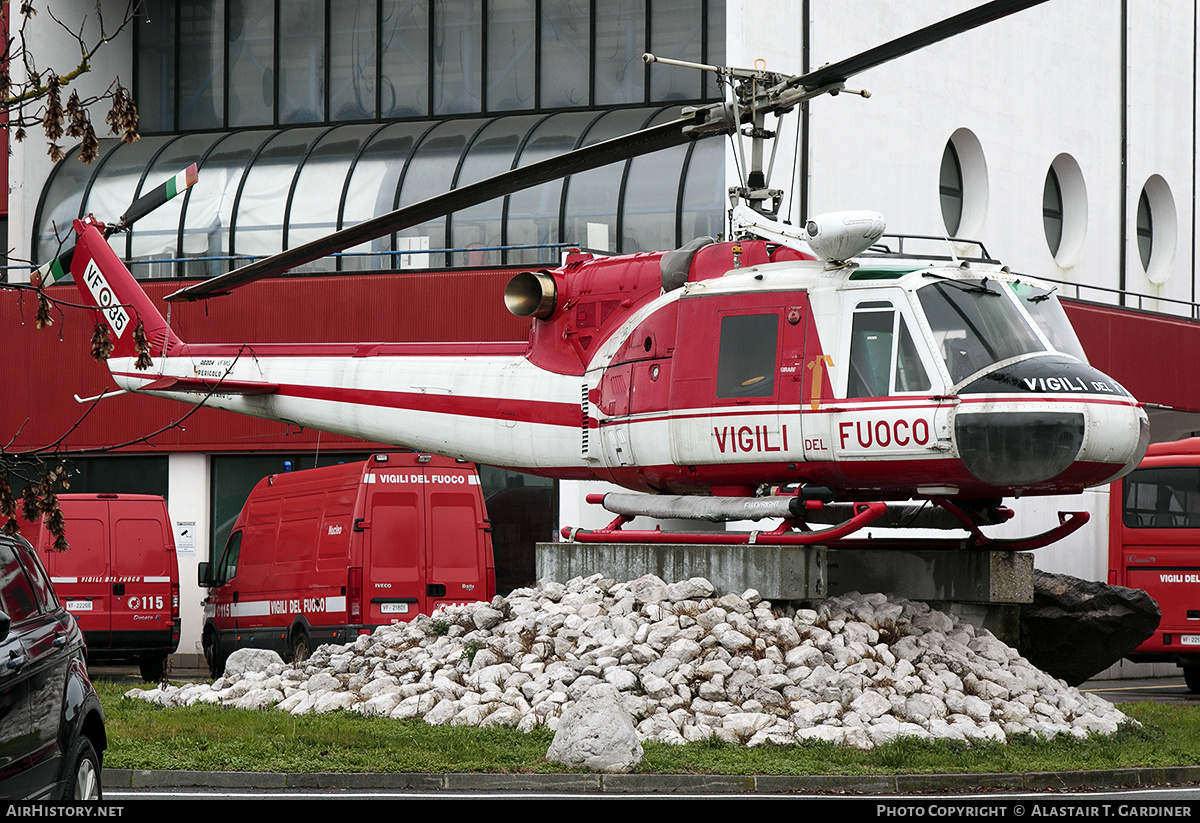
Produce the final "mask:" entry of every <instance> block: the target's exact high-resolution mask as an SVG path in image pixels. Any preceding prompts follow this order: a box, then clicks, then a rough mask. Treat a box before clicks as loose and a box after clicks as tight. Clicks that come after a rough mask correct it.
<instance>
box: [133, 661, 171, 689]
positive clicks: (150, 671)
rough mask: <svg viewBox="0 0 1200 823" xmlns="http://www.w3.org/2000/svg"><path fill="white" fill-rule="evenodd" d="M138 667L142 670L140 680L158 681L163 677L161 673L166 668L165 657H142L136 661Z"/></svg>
mask: <svg viewBox="0 0 1200 823" xmlns="http://www.w3.org/2000/svg"><path fill="white" fill-rule="evenodd" d="M138 668H139V669H141V671H142V680H145V681H146V682H147V683H158V682H159V681H161V680H162V679H163V674H164V673H165V672H166V670H167V658H165V657H143V658H142V659H141V660H139V661H138Z"/></svg>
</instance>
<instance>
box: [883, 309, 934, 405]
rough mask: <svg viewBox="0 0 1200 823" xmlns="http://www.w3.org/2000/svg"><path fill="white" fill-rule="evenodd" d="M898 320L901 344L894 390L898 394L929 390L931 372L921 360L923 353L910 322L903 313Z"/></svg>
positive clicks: (897, 351)
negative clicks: (914, 338)
mask: <svg viewBox="0 0 1200 823" xmlns="http://www.w3.org/2000/svg"><path fill="white" fill-rule="evenodd" d="M896 320H897V322H898V323H899V325H900V345H899V346H898V348H897V350H896V379H895V382H894V383H893V385H892V391H893V393H897V394H899V393H903V392H912V391H929V390H930V389H931V388H933V384H932V383H931V382H930V380H929V373H928V372H927V371H925V364H924V363H922V362H921V353H920V351H919V350H918V349H917V344H916V342H914V341H913V336H912V333H910V332H909V330H908V323H906V322H905V321H904V316H903V315H898V316H897V318H896Z"/></svg>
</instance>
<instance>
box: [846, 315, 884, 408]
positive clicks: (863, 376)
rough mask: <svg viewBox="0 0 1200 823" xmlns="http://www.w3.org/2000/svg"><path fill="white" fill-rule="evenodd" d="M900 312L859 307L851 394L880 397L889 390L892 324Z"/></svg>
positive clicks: (853, 341) (852, 330) (852, 338)
mask: <svg viewBox="0 0 1200 823" xmlns="http://www.w3.org/2000/svg"><path fill="white" fill-rule="evenodd" d="M895 315H896V312H895V310H894V309H892V308H890V307H889V308H888V310H887V311H878V310H875V311H856V312H855V313H854V323H853V325H852V326H851V328H850V377H849V383H848V384H847V386H846V396H847V397H880V396H883V395H886V394H887V393H888V382H889V378H890V376H891V371H892V327H893V326H894V325H895V322H896V321H895Z"/></svg>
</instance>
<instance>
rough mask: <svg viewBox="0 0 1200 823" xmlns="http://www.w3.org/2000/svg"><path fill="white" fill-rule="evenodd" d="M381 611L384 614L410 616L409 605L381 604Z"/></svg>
mask: <svg viewBox="0 0 1200 823" xmlns="http://www.w3.org/2000/svg"><path fill="white" fill-rule="evenodd" d="M379 611H381V612H383V613H384V614H408V604H407V603H380V604H379Z"/></svg>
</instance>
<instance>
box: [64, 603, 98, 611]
mask: <svg viewBox="0 0 1200 823" xmlns="http://www.w3.org/2000/svg"><path fill="white" fill-rule="evenodd" d="M91 610H92V601H90V600H68V601H67V611H69V612H90V611H91Z"/></svg>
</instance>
